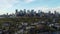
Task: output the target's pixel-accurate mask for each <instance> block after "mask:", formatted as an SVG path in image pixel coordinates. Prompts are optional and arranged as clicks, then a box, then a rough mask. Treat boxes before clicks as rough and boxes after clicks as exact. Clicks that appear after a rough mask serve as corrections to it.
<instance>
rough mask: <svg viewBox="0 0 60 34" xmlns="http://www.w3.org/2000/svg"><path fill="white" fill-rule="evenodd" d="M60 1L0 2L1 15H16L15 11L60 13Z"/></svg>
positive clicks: (0, 0) (3, 0)
mask: <svg viewBox="0 0 60 34" xmlns="http://www.w3.org/2000/svg"><path fill="white" fill-rule="evenodd" d="M59 4H60V0H0V14H6V13H14V12H15V9H18V10H20V9H34V10H36V11H37V10H39V9H40V10H42V11H44V12H47V11H49V10H51V11H53V10H56V11H58V12H59V11H60V5H59Z"/></svg>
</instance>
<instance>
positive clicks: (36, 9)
mask: <svg viewBox="0 0 60 34" xmlns="http://www.w3.org/2000/svg"><path fill="white" fill-rule="evenodd" d="M32 9H34V10H35V11H38V10H41V11H43V12H48V11H51V12H52V13H53V12H54V11H55V10H56V11H57V12H60V7H54V8H51V7H45V6H41V7H35V8H32Z"/></svg>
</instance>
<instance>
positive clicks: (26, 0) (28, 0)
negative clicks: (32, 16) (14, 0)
mask: <svg viewBox="0 0 60 34" xmlns="http://www.w3.org/2000/svg"><path fill="white" fill-rule="evenodd" d="M34 1H35V0H24V2H25V3H31V2H34Z"/></svg>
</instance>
